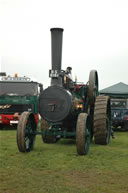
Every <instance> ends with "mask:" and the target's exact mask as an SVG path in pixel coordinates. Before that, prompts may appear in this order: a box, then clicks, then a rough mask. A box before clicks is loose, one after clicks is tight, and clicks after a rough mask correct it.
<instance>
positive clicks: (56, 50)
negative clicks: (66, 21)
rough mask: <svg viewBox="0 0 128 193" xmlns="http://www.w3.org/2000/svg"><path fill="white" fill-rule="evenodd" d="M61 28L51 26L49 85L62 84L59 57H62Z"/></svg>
mask: <svg viewBox="0 0 128 193" xmlns="http://www.w3.org/2000/svg"><path fill="white" fill-rule="evenodd" d="M62 37H63V29H62V28H51V54H52V70H51V71H50V77H51V86H53V85H58V86H62V78H61V77H60V72H61V57H62Z"/></svg>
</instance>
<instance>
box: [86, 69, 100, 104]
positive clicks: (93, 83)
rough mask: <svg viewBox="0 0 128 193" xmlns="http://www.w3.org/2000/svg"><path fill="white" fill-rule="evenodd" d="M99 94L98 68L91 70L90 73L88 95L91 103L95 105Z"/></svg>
mask: <svg viewBox="0 0 128 193" xmlns="http://www.w3.org/2000/svg"><path fill="white" fill-rule="evenodd" d="M97 95H98V73H97V71H96V70H91V71H90V75H89V86H88V96H89V101H90V104H91V105H94V103H95V100H96V97H97Z"/></svg>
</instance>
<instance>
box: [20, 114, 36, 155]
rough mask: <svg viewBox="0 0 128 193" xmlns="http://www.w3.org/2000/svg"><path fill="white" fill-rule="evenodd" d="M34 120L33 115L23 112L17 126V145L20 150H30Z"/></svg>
mask: <svg viewBox="0 0 128 193" xmlns="http://www.w3.org/2000/svg"><path fill="white" fill-rule="evenodd" d="M35 131H36V122H35V118H34V115H33V114H32V113H30V112H23V113H22V114H21V116H20V119H19V123H18V127H17V146H18V149H19V151H20V152H30V151H31V150H32V149H33V146H34V142H35V136H36V135H35V133H34V132H35Z"/></svg>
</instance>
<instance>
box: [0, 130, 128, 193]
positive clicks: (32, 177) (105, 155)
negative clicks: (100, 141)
mask: <svg viewBox="0 0 128 193" xmlns="http://www.w3.org/2000/svg"><path fill="white" fill-rule="evenodd" d="M115 137H116V138H115V139H114V140H111V144H110V145H108V146H99V145H95V144H94V143H92V144H91V146H90V151H89V154H88V155H87V156H78V155H77V153H76V146H75V143H74V141H72V140H61V141H60V142H58V143H57V144H44V143H43V142H42V139H41V137H40V136H37V137H36V142H35V147H34V151H31V152H30V153H20V152H19V151H18V149H17V144H16V131H14V130H13V131H0V193H127V192H128V132H117V133H115Z"/></svg>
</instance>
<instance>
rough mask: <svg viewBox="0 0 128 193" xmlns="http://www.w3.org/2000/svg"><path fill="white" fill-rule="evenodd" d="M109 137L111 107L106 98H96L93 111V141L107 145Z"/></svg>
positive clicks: (108, 99)
mask: <svg viewBox="0 0 128 193" xmlns="http://www.w3.org/2000/svg"><path fill="white" fill-rule="evenodd" d="M110 135H111V106H110V98H109V97H108V96H98V97H97V98H96V102H95V109H94V141H95V143H96V144H101V145H107V144H108V143H109V142H110Z"/></svg>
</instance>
